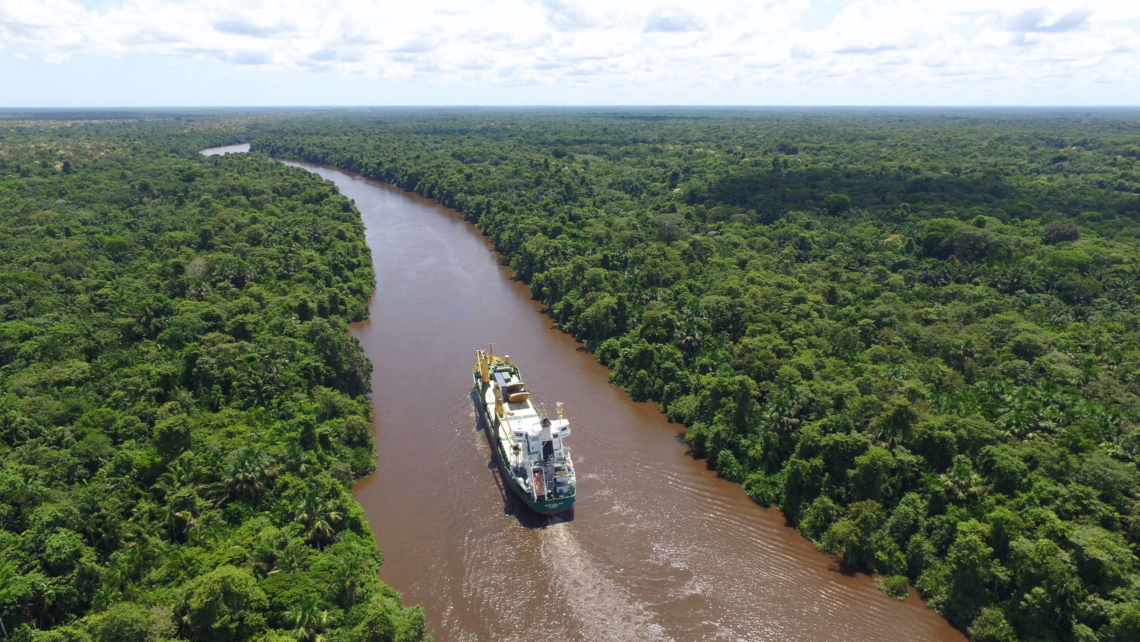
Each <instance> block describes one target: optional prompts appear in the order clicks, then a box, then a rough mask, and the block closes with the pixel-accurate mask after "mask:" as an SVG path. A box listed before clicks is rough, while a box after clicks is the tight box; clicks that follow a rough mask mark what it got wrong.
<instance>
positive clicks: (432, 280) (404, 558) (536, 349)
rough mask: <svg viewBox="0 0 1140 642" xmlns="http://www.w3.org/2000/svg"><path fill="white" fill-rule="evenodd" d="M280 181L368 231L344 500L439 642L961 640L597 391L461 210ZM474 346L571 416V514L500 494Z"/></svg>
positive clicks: (591, 368)
mask: <svg viewBox="0 0 1140 642" xmlns="http://www.w3.org/2000/svg"><path fill="white" fill-rule="evenodd" d="M246 149H248V148H246ZM227 151H245V150H244V149H240V148H228V149H227ZM286 164H288V165H292V166H295V167H301V168H304V169H306V170H308V171H311V172H315V173H316V174H318V175H320V176H322V177H323V178H326V179H328V180H330V181H333V182H334V183H336V185H337V186H338V187H339V188H340V190H341V192H342V193H343V194H344V195H345V196H347V197H349V198H351V199H353V200H354V201H355V202H356V206H357V207H358V208H359V209H360V212H361V214H362V215H363V217H364V223H365V226H366V228H367V241H368V245H369V247H371V249H372V256H373V262H374V265H375V268H376V292H375V295H374V296H373V299H372V302H371V304H370V311H371V318H370V319H369V320H367V321H364V322H361V323H357V324H354V325H353V327H352V330H351V332H352V335H353V336H355V337H356V338H358V339H359V340H360V342H361V343H362V344H363V346H364V349H365V351H366V352H367V354H368V356H369V357H370V358H371V359H372V363H373V365H374V366H375V370H374V374H373V377H372V385H373V393H374V402H375V423H374V426H373V429H374V432H375V435H376V448H377V452H378V458H379V459H378V463H377V472H376V473H375V474H373V475H372V476H371V477H369V478H367V479H365V480H362V481H361V482H360V483H359V485H358V486H357V488H356V495H357V499H358V500H359V501H360V503H361V504H362V505H363V506H364V509H365V511H366V512H367V515H368V518H369V521H370V522H371V524H372V529H373V531H374V532H375V534H376V539H377V541H378V542H379V544H380V546H381V548H382V549H383V551H384V555H385V559H386V561H385V563H384V566H383V568H382V569H381V571H380V576H381V578H382V579H384V580H385V581H386V582H388V583H389V584H391V585H392V586H393V587H395V588H396V589H397V590H399V591H400V592H401V593H402V594H403V595H404V598H405V600H406V601H407V602H408V603H411V604H420V605H422V606H423V607H424V608H425V609H426V610H427V617H428V622H429V624H430V626H431V627H432V628H433V629H434V631H435V635H436V640H438V641H439V642H454V641H467V640H488V641H498V640H520V641H521V640H545V639H551V640H559V641H563V640H586V641H600V640H677V641H686V642H687V641H692V640H955V641H962V640H964V639H965V638H964V637H963V636H962V635H961V634H960V633H958V632H957V631H955V630H954V629H953V628H951V627H950V625H949V624H947V623H946V621H945V620H943V619H942V618H941V617H939V616H938V615H936V614H935V613H933V612H932V611H930V610H929V609H928V608H926V606H925V605H924V604H923V603H922V602H921V600H919V599H918V597H917V595H914V594H912V596H911V597H910V598H908V599H907V600H905V601H902V602H900V601H898V600H895V599H893V598H890V597H887V596H885V595H883V594H882V593H880V592H879V591H878V590H877V589H876V588H875V587H874V585H873V584H872V581H871V578H870V577H868V576H866V575H862V574H850V573H847V572H844V570H843V569H841V568H840V566H839V564H838V563H837V561H836V560H835V559H834V558H832V557H830V556H828V555H825V554H823V553H820V552H819V551H817V550H815V548H814V547H813V546H812V545H811V544H810V543H809V542H808V541H807V540H806V539H804V538H802V537H800V535H799V534H798V533H797V532H796V531H795V530H793V529H792V528H790V527H788V526H787V525H786V524H785V521H784V517H783V515H782V514H781V513H780V512H779V511H778V510H767V509H764V508H761V507H759V506H757V505H756V504H754V503H752V502H751V501H750V500H749V499H748V498H747V497H746V496H745V494H744V491H743V489H742V488H741V487H740V486H739V485H737V484H731V483H728V482H725V481H723V480H721V479H718V478H717V477H716V474H715V473H714V472H711V471H709V470H707V469H706V467H705V463H704V462H702V461H696V460H693V459H692V458H691V457H689V456H688V455H687V454H686V449H685V446H684V444H683V442H682V440H681V436H680V427H679V426H676V425H673V424H669V423H668V422H667V421H666V420H665V418H664V416H662V415H661V414H660V413H659V412H658V411H657V408H656V406H655V405H651V404H640V403H633V402H631V401H629V400H628V398H627V397H626V395H625V393H624V392H623V391H622V390H620V389H618V388H615V387H613V386H611V385H610V384H609V383H608V381H607V374H608V371H607V370H606V368H604V367H602V366H600V365H598V364H597V363H596V362H595V361H594V359H593V357H592V356H591V355H589V354H587V353H585V352H583V351H582V350H581V348H580V346H579V345H578V344H577V343H576V342H575V341H574V340H573V339H572V338H571V337H569V336H567V335H565V334H563V333H562V332H560V331H558V330H556V329H553V328H551V320H550V318H549V317H547V316H545V315H543V314H542V313H541V308H540V306H539V305H538V304H536V303H535V302H534V301H532V300H531V299H530V296H529V290H528V289H527V287H526V286H525V285H524V284H522V283H519V282H516V281H513V280H512V279H511V272H510V270H508V269H506V268H504V267H502V266H501V265H499V263H498V262H497V255H496V254H495V253H494V252H493V250H492V248H491V247H490V245H489V243H488V241H487V240H486V239H485V238H484V237H483V236H482V235H480V233H479V231H478V230H477V229H475V228H474V227H473V226H471V225H470V224H468V223H465V222H464V221H462V220H461V219H460V217H459V216H458V214H457V213H456V212H454V211H452V210H449V209H446V208H444V207H441V206H439V205H437V204H435V203H433V202H431V201H427V200H424V199H421V198H419V197H417V196H415V195H414V194H409V193H407V192H403V191H401V190H398V189H395V188H393V187H391V186H388V185H384V184H380V183H376V182H372V181H369V180H366V179H364V178H362V177H360V176H356V175H352V174H348V173H345V172H341V171H338V170H335V169H331V168H327V167H321V166H316V165H310V164H304V163H294V162H286ZM488 342H494V344H495V353H496V354H509V355H511V360H512V361H514V362H515V363H517V364H519V367H520V368H521V370H522V372H523V374H524V376H525V379H526V381H527V383H528V384H529V386H528V387H529V388H530V389H531V390H533V391H534V392H535V395H536V397H537V401H542V402H546V403H547V404H548V407H550V408H553V407H554V402H555V401H562V402H565V404H566V417H567V418H568V419H569V420H570V421H571V426H572V428H573V435H572V436H571V438H570V439H569V440H568V443H569V444H570V446H571V449H572V451H573V453H574V458H575V461H576V464H577V469H578V475H579V477H578V479H579V489H578V492H579V496H578V502H577V505H576V506H575V507H574V509H573V511H572V513H569V514H563V515H561V516H558V517H556V518H543V517H539V516H537V515H534V514H530V513H528V512H526V511H527V509H526V508H525V507H521V506H519V505H518V504H517V503H516V502H515V501H512V498H511V497H509V496H508V495H507V493H509V490H506V489H504V488H503V486H502V484H501V483H500V482H499V480H498V473H497V470H496V468H495V467H494V465H493V462H492V451H491V448H490V446H489V444H488V441H487V438H486V436H485V435H484V433H483V432H482V431H481V430H480V427H479V425H478V422H477V419H476V415H475V408H474V405H473V403H472V399H471V388H472V386H471V366H472V364H473V363H474V357H475V350H476V349H478V348H483V347H486V345H487V343H488Z"/></svg>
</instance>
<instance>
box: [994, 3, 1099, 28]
mask: <svg viewBox="0 0 1140 642" xmlns="http://www.w3.org/2000/svg"><path fill="white" fill-rule="evenodd" d="M1091 15H1092V9H1089V8H1088V7H1081V8H1080V9H1073V10H1072V11H1067V12H1065V13H1061V14H1055V13H1053V12H1051V11H1049V9H1048V8H1046V7H1034V8H1032V9H1026V10H1024V11H1021V12H1020V13H1017V14H1016V15H1014V16H1012V17H1010V18H1009V21H1008V24H1009V30H1010V31H1016V32H1022V33H1031V32H1037V33H1060V32H1062V31H1072V30H1073V29H1076V28H1077V27H1079V26H1081V25H1082V24H1084V22H1085V21H1086V20H1088V18H1089V16H1091Z"/></svg>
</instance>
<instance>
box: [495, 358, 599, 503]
mask: <svg viewBox="0 0 1140 642" xmlns="http://www.w3.org/2000/svg"><path fill="white" fill-rule="evenodd" d="M475 393H476V395H477V396H478V397H479V399H483V398H484V394H485V391H484V390H483V387H482V386H481V385H480V382H479V380H478V378H476V379H475ZM477 405H478V408H479V417H480V419H482V420H483V430H484V431H486V433H487V437H488V438H489V439H490V440H491V443H492V444H494V448H495V459H496V460H497V461H498V466H499V473H500V476H501V477H502V478H503V483H505V484H506V485H507V486H509V487H510V489H511V492H513V493H514V494H515V497H518V498H519V499H520V500H522V502H523V503H524V504H526V505H527V507H529V508H530V509H531V510H533V511H535V512H536V513H541V514H543V515H557V514H559V513H561V512H563V511H565V510H567V509H569V508H570V507H571V506H573V505H574V500H575V499H577V498H578V496H577V494H575V495H572V496H570V497H557V498H555V499H547V500H541V499H540V500H534V499H531V496H530V493H529V492H528V491H527V490H526V489H525V488H523V487H522V486H521V485H519V483H518V480H517V479H516V478H515V476H514V474H513V473H512V472H511V471H510V470H509V469H508V468H507V467H506V465H505V464H504V463H503V462H506V461H509V458H508V457H507V453H506V452H504V451H503V442H502V440H501V439H499V437H498V435H497V433H498V430H499V427H498V425H497V422H496V421H495V420H494V418H493V417H491V416H490V414H489V413H488V412H487V406H486V404H484V403H478V404H477Z"/></svg>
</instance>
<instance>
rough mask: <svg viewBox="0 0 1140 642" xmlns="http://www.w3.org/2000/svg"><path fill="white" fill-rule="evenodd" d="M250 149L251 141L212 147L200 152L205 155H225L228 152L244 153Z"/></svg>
mask: <svg viewBox="0 0 1140 642" xmlns="http://www.w3.org/2000/svg"><path fill="white" fill-rule="evenodd" d="M248 151H249V143H242V144H241V145H226V146H225V147H211V148H209V149H203V150H202V151H200V152H198V153H199V154H201V155H203V156H225V155H226V154H242V153H245V152H248Z"/></svg>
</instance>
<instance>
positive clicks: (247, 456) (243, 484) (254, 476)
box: [222, 446, 277, 497]
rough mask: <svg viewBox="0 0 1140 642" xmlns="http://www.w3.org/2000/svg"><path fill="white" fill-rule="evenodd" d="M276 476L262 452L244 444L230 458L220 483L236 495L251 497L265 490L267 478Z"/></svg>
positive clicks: (270, 463) (271, 464)
mask: <svg viewBox="0 0 1140 642" xmlns="http://www.w3.org/2000/svg"><path fill="white" fill-rule="evenodd" d="M276 476H277V470H276V469H275V468H274V467H273V462H272V461H271V460H270V459H269V457H268V456H266V454H265V453H264V452H262V451H261V450H260V449H257V448H254V447H252V446H245V447H243V448H239V449H238V450H237V452H235V453H234V456H233V457H232V458H231V459H230V465H229V468H228V470H227V471H226V474H225V476H224V477H223V478H222V483H224V484H225V485H226V487H227V488H228V489H229V491H230V493H231V494H233V495H235V496H237V497H252V496H254V495H257V494H259V493H261V492H263V491H265V489H266V487H267V485H268V483H269V480H271V479H273V478H274V477H276Z"/></svg>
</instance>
